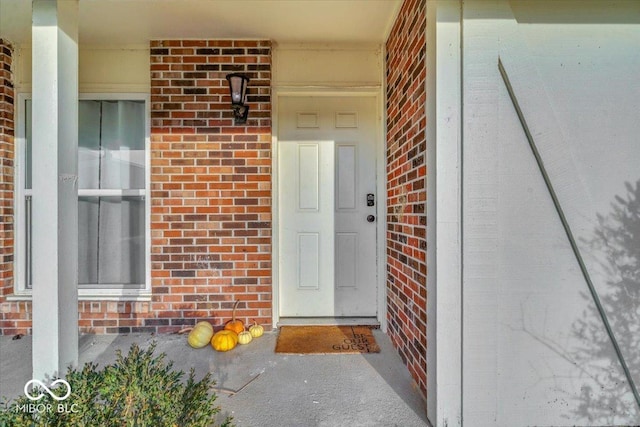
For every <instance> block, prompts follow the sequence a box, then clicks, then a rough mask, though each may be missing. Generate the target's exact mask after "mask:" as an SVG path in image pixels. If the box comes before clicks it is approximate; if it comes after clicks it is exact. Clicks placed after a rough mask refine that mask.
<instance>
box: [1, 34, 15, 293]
mask: <svg viewBox="0 0 640 427" xmlns="http://www.w3.org/2000/svg"><path fill="white" fill-rule="evenodd" d="M11 57H12V49H11V45H10V44H9V43H8V42H6V41H4V40H2V39H0V219H1V222H0V302H1V301H2V300H3V296H4V295H6V294H8V293H10V292H11V291H12V290H13V153H14V145H13V137H14V124H13V104H14V94H13V76H12V73H11Z"/></svg>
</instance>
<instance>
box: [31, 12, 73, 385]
mask: <svg viewBox="0 0 640 427" xmlns="http://www.w3.org/2000/svg"><path fill="white" fill-rule="evenodd" d="M32 32H33V41H32V43H33V69H32V72H33V77H32V81H33V89H32V90H33V101H32V102H33V104H32V105H33V110H32V111H33V115H32V117H33V130H32V135H33V172H32V173H33V178H32V179H33V202H32V207H33V209H32V226H33V249H32V257H33V258H32V268H33V356H32V357H33V378H38V379H45V378H46V377H48V376H49V377H50V376H52V375H56V374H57V375H64V374H65V372H66V369H67V367H68V366H69V365H76V364H77V362H78V290H77V288H78V189H77V181H78V154H77V152H78V2H77V0H34V1H33V27H32Z"/></svg>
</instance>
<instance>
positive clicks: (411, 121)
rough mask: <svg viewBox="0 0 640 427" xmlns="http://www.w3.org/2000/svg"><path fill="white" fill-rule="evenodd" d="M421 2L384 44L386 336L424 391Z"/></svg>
mask: <svg viewBox="0 0 640 427" xmlns="http://www.w3.org/2000/svg"><path fill="white" fill-rule="evenodd" d="M425 3H426V2H425V1H424V0H405V1H404V3H403V5H402V7H401V10H400V12H399V15H398V17H397V19H396V22H395V23H394V26H393V28H392V31H391V33H390V35H389V38H388V40H387V43H386V49H387V65H386V67H387V69H386V75H387V152H386V154H387V196H388V201H387V205H388V210H387V236H386V240H387V288H388V289H387V290H388V292H387V295H388V296H387V304H388V316H387V317H388V325H389V329H388V333H389V335H390V337H391V340H392V341H393V343H394V345H395V346H396V348H397V349H398V351H399V353H400V356H401V357H402V359H403V360H404V362H405V363H406V364H407V366H408V368H409V370H410V372H411V374H412V376H413V378H414V380H415V381H416V383H417V384H418V385H419V387H420V389H421V391H422V392H423V393H424V394H425V395H426V346H427V338H426V331H427V328H426V322H427V314H426V307H427V305H426V298H427V291H426V274H427V264H426V224H427V217H426V213H425V207H426V189H425V175H426V165H425V155H426V134H425V126H426V115H425V102H426V94H425V79H426V66H425V56H426V45H425V29H426V27H425V25H426V15H425Z"/></svg>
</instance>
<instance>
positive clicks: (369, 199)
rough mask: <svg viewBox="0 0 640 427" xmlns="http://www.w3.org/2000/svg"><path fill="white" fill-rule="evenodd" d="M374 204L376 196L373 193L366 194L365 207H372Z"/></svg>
mask: <svg viewBox="0 0 640 427" xmlns="http://www.w3.org/2000/svg"><path fill="white" fill-rule="evenodd" d="M375 204H376V196H375V195H374V194H373V193H369V194H367V206H374V205H375Z"/></svg>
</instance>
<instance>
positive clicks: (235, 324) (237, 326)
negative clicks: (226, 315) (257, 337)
mask: <svg viewBox="0 0 640 427" xmlns="http://www.w3.org/2000/svg"><path fill="white" fill-rule="evenodd" d="M239 302H240V300H237V301H236V303H235V304H233V312H232V313H231V320H229V321H228V322H227V323H225V325H224V329H225V330H227V331H233V332H235V333H236V334H239V333H240V332H242V331H244V323H242V320H240V319H236V308H237V307H238V303H239Z"/></svg>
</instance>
